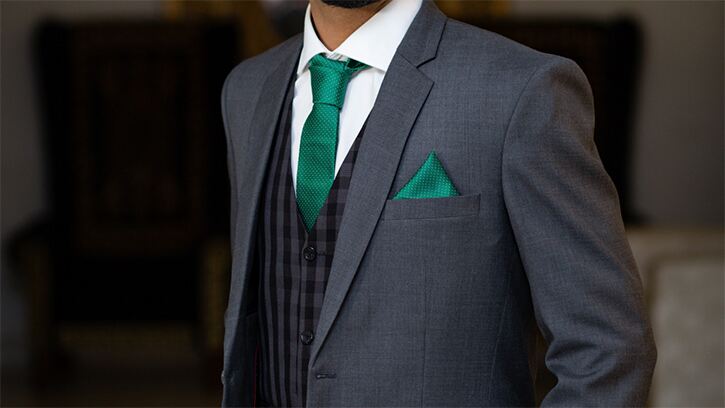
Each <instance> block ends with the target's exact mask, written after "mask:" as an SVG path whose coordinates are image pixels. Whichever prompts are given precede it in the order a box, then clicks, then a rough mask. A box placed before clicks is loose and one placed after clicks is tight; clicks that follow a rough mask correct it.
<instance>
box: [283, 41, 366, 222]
mask: <svg viewBox="0 0 725 408" xmlns="http://www.w3.org/2000/svg"><path fill="white" fill-rule="evenodd" d="M365 68H368V66H367V65H365V64H363V63H361V62H359V61H355V60H353V59H348V60H347V61H336V60H332V59H329V58H325V57H324V56H323V55H322V54H317V55H315V56H314V57H312V58H311V59H310V63H309V69H310V78H311V82H312V103H313V105H312V111H311V112H310V114H309V116H307V119H305V124H304V125H303V126H302V137H301V139H300V153H299V158H298V163H297V186H296V189H297V197H296V198H297V207H298V208H299V210H300V213H301V214H302V219H303V220H304V222H305V226H306V227H307V231H310V230H311V229H312V226H313V225H315V221H316V220H317V215H318V214H319V212H320V209H321V208H322V206H323V205H324V204H325V200H326V199H327V195H328V194H329V192H330V188H331V187H332V183H333V181H334V179H335V154H336V152H337V133H338V129H339V124H340V123H339V122H340V109H342V104H343V102H344V101H345V92H346V91H347V84H348V83H349V82H350V78H352V75H353V74H354V73H355V72H357V71H360V70H362V69H365Z"/></svg>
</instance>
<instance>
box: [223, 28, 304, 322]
mask: <svg viewBox="0 0 725 408" xmlns="http://www.w3.org/2000/svg"><path fill="white" fill-rule="evenodd" d="M282 47H284V48H282V49H280V50H278V54H279V57H278V58H277V60H276V61H274V62H273V63H274V64H275V65H274V69H272V71H271V72H270V73H269V75H268V76H267V78H266V79H265V80H264V85H263V86H262V88H261V89H262V91H261V92H262V93H261V95H260V96H259V99H258V100H257V105H256V107H255V108H254V113H253V115H252V118H251V121H250V126H249V131H248V133H247V134H242V135H237V140H241V143H242V144H244V145H246V147H247V149H246V152H245V154H244V155H243V156H241V157H239V158H238V160H237V162H238V163H240V162H242V163H240V164H241V166H240V167H239V169H238V170H237V175H238V176H239V181H238V186H243V187H244V191H243V192H241V190H240V194H244V197H243V199H238V200H237V201H238V204H237V209H238V217H237V220H236V228H235V231H236V234H237V236H236V239H235V241H234V242H237V243H248V244H247V245H243V246H239V244H237V245H238V247H237V248H232V250H233V251H235V252H236V251H239V253H238V254H237V256H235V257H234V258H233V265H232V278H231V284H232V285H233V286H232V287H237V288H239V290H231V291H230V295H229V296H230V299H229V306H228V310H227V313H226V314H225V318H227V319H228V318H230V317H233V316H242V314H241V313H242V312H243V311H242V310H241V308H242V307H243V305H242V304H241V303H242V299H243V296H244V293H245V291H246V285H247V280H248V279H247V277H248V276H249V269H250V268H251V263H252V253H253V252H252V251H253V250H254V248H255V239H254V232H255V231H256V225H257V216H258V207H259V202H260V198H261V189H262V184H263V182H264V177H265V173H266V169H267V163H268V161H269V158H270V151H271V150H272V141H273V140H274V133H275V130H276V128H277V123H278V121H279V117H280V112H281V110H282V104H283V103H282V102H283V101H284V98H285V94H286V90H287V88H288V85H289V81H291V80H294V79H293V78H292V74H293V73H294V69H295V68H296V66H297V60H298V57H299V54H300V50H301V47H302V36H301V35H298V36H296V37H293V38H292V39H290V40H288V42H287V43H285V44H283V45H282ZM229 114H230V115H233V114H234V112H233V111H230V112H229ZM235 324H236V323H235ZM228 330H233V331H232V332H233V333H236V328H231V329H228Z"/></svg>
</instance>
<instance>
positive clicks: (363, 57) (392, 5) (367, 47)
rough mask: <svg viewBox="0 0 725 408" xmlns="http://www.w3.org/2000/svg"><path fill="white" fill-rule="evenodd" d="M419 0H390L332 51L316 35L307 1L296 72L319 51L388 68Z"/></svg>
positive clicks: (411, 20) (383, 69)
mask: <svg viewBox="0 0 725 408" xmlns="http://www.w3.org/2000/svg"><path fill="white" fill-rule="evenodd" d="M421 3H422V0H391V1H390V2H389V3H388V4H386V5H385V7H383V8H382V9H381V10H379V11H378V12H377V13H375V15H373V16H372V17H370V19H369V20H368V21H366V22H365V24H363V25H361V26H360V27H359V28H358V29H357V30H355V32H353V33H352V34H350V36H349V37H347V39H346V40H345V41H344V42H343V43H342V44H340V46H339V47H337V49H335V50H334V51H330V50H328V49H327V47H325V45H324V44H323V43H322V41H320V39H319V38H318V37H317V33H316V32H315V29H314V27H313V26H312V18H311V16H310V5H309V4H308V5H307V10H306V11H305V28H304V34H303V45H302V52H301V54H300V60H299V63H298V65H297V74H298V75H299V74H301V73H302V72H304V70H305V68H307V63H308V62H309V61H310V59H311V58H312V57H313V56H315V55H317V54H319V53H324V54H325V56H327V57H328V58H332V59H337V60H346V59H348V58H352V59H354V60H356V61H360V62H362V63H364V64H367V65H369V66H371V67H373V68H377V69H380V70H382V71H387V70H388V66H389V65H390V61H392V60H393V56H394V55H395V51H396V50H397V49H398V45H400V42H401V41H402V40H403V37H404V36H405V33H406V32H407V31H408V27H409V26H410V23H412V22H413V19H414V18H415V15H416V14H417V13H418V10H419V9H420V6H421Z"/></svg>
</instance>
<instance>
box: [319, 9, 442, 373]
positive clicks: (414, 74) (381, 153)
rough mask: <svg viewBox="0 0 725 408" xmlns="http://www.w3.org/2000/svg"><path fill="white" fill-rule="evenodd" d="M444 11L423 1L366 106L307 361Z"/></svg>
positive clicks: (377, 201) (344, 277) (378, 198)
mask: <svg viewBox="0 0 725 408" xmlns="http://www.w3.org/2000/svg"><path fill="white" fill-rule="evenodd" d="M445 21H446V17H445V16H444V15H443V14H442V13H441V12H440V11H439V10H438V9H437V8H436V7H435V6H434V5H433V4H432V3H430V2H428V1H424V3H423V5H422V6H421V10H420V11H419V12H418V15H417V16H416V17H415V19H414V20H413V22H412V24H411V26H410V28H409V29H408V32H407V34H406V36H405V38H403V41H402V42H401V44H400V46H399V47H398V50H397V52H396V54H395V56H394V57H393V60H392V61H391V64H390V66H389V68H388V71H387V73H386V74H385V79H384V80H383V84H382V86H381V88H380V92H379V93H378V97H377V99H376V102H375V106H374V107H373V109H372V111H371V112H370V117H369V118H368V124H367V127H366V129H365V136H364V137H363V138H362V140H361V145H360V150H359V152H358V157H357V160H356V162H355V168H354V171H353V175H352V179H351V180H350V188H349V190H348V193H347V199H346V204H345V211H344V212H343V216H342V221H341V223H340V230H339V232H338V236H337V241H336V243H335V253H334V256H333V261H332V267H331V270H330V275H329V279H328V282H327V288H326V289H325V298H324V301H323V305H322V310H321V311H320V319H319V321H318V323H317V330H316V336H315V337H316V341H315V342H314V343H313V348H312V355H311V358H310V364H313V363H314V361H315V359H316V357H317V354H318V353H319V351H320V348H321V347H322V345H323V343H324V340H325V338H326V337H327V335H328V333H329V331H330V328H331V327H332V324H333V322H334V320H335V318H336V317H337V314H338V312H339V310H340V307H341V306H342V302H343V300H344V298H345V295H346V294H347V292H348V290H349V289H350V285H351V284H352V281H353V278H354V277H355V274H356V273H357V270H358V267H359V265H360V262H361V260H362V257H363V254H364V253H365V250H366V249H367V246H368V243H369V242H370V238H371V237H372V234H373V231H374V230H375V226H376V225H377V222H378V218H379V217H380V212H381V211H382V208H383V205H384V204H385V200H386V199H387V197H388V193H389V191H390V187H391V185H392V182H393V178H394V177H395V173H396V171H397V168H398V163H399V162H400V157H401V155H402V153H403V148H404V147H405V143H406V141H407V139H408V134H409V133H410V131H411V128H412V127H413V124H414V123H415V120H416V118H417V116H418V113H419V111H420V109H421V108H422V106H423V104H424V103H425V100H426V98H427V97H428V93H429V92H430V89H431V87H432V86H433V81H432V80H431V79H429V78H428V77H427V76H425V75H424V74H423V73H422V72H421V71H420V70H419V69H418V67H419V66H420V65H422V64H423V63H425V62H427V61H429V60H431V59H433V58H434V57H435V53H436V51H437V48H438V43H439V41H440V37H441V34H442V31H443V27H444V25H445Z"/></svg>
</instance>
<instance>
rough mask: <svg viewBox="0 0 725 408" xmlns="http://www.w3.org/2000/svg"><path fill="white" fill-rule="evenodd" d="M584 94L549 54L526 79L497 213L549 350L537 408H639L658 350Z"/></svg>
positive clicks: (575, 76)
mask: <svg viewBox="0 0 725 408" xmlns="http://www.w3.org/2000/svg"><path fill="white" fill-rule="evenodd" d="M593 130H594V112H593V100H592V94H591V89H590V87H589V83H588V82H587V79H586V77H585V76H584V74H583V72H582V71H581V69H580V68H579V67H578V66H577V65H576V64H575V63H574V62H573V61H571V60H568V59H565V58H561V57H555V56H551V59H550V60H549V61H548V62H547V63H545V64H543V65H541V66H540V67H539V68H538V69H537V70H536V71H535V72H533V74H531V77H530V78H529V80H528V83H527V84H526V86H525V87H524V89H523V91H522V93H521V95H520V96H519V99H518V102H517V105H516V107H515V109H514V111H513V114H512V117H511V120H510V123H509V125H508V129H507V131H506V139H505V142H504V148H503V153H502V173H501V174H502V187H503V194H504V201H505V205H506V210H507V212H508V215H509V219H510V223H511V227H512V229H513V232H514V236H515V239H516V243H517V246H518V249H519V254H520V257H521V261H522V263H523V265H524V268H525V271H526V275H527V278H528V280H529V284H530V288H531V298H532V302H533V305H534V313H535V317H536V321H537V324H538V325H539V328H540V329H541V332H542V334H543V335H544V337H545V339H546V340H547V342H548V344H549V347H548V350H547V352H546V356H545V362H546V365H547V367H548V368H549V370H550V371H551V372H552V373H553V374H554V375H555V376H556V378H557V380H558V381H557V383H556V386H555V387H554V388H553V389H552V390H551V391H550V393H549V394H548V395H546V397H545V398H544V400H543V402H542V406H589V405H598V406H602V405H606V406H642V405H645V403H646V400H647V394H648V391H649V386H650V381H651V376H652V371H653V369H654V365H655V360H656V349H655V344H654V340H653V336H652V329H651V327H650V324H649V321H648V318H647V315H646V311H645V307H644V298H643V290H642V283H641V280H640V277H639V274H638V271H637V267H636V264H635V262H634V259H633V256H632V253H631V249H630V247H629V244H628V241H627V239H626V236H625V230H624V225H623V222H622V218H621V214H620V208H619V200H618V196H617V192H616V190H615V187H614V184H613V183H612V181H611V179H610V178H609V175H608V174H607V173H606V171H605V170H604V168H603V166H602V163H601V160H600V158H599V153H598V152H597V148H596V146H595V145H594V139H593Z"/></svg>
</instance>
